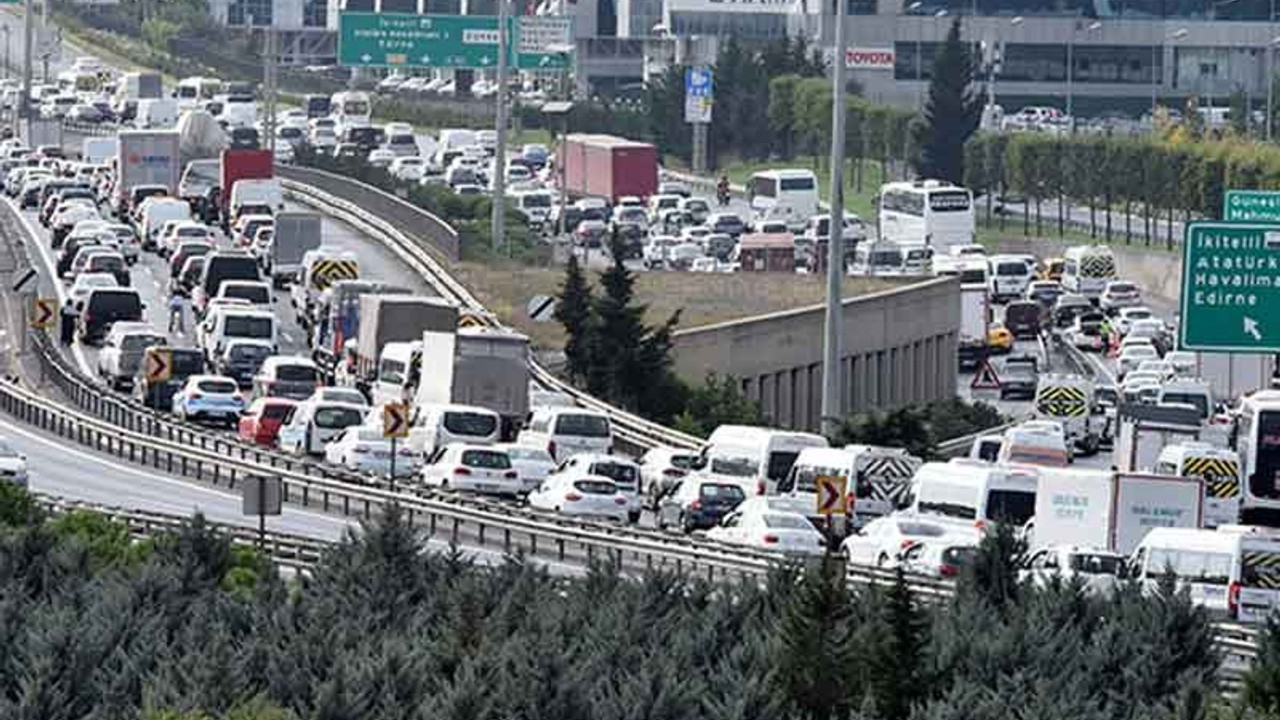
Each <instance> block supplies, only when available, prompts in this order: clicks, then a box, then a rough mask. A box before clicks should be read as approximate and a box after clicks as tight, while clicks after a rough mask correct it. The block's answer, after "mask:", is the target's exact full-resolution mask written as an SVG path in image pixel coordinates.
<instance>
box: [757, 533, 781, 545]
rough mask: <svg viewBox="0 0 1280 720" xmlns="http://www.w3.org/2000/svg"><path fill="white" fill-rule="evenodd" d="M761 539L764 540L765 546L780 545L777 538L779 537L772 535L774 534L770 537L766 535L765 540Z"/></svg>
mask: <svg viewBox="0 0 1280 720" xmlns="http://www.w3.org/2000/svg"><path fill="white" fill-rule="evenodd" d="M761 539H762V540H764V544H765V545H777V544H778V536H777V535H772V534H770V535H765V536H764V537H763V538H761Z"/></svg>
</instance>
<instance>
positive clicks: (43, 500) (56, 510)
mask: <svg viewBox="0 0 1280 720" xmlns="http://www.w3.org/2000/svg"><path fill="white" fill-rule="evenodd" d="M36 500H37V501H38V502H39V503H40V505H41V507H43V508H44V509H45V510H46V511H48V512H49V513H51V514H53V515H65V514H67V513H71V512H75V511H89V512H94V513H98V514H100V515H105V516H107V517H109V518H111V519H112V520H115V521H117V522H120V523H123V524H124V525H125V526H127V527H128V528H129V534H130V535H131V536H132V537H134V538H152V537H155V536H156V535H159V534H161V533H168V532H173V531H174V530H177V529H179V528H181V527H182V526H183V525H184V524H186V523H188V522H190V518H188V517H183V516H179V515H170V514H168V513H158V512H151V511H145V510H132V509H129V508H123V507H115V506H108V505H96V504H93V503H87V502H82V501H79V500H69V499H67V498H62V497H53V496H48V495H36ZM205 524H206V525H208V526H209V527H211V528H213V529H215V530H217V531H218V532H220V533H222V534H223V535H226V536H227V537H229V538H230V539H231V541H232V542H234V543H236V544H237V545H252V546H254V547H258V546H259V540H261V541H262V544H261V549H262V552H263V553H265V554H266V555H267V557H269V558H271V560H272V561H273V562H275V563H276V564H279V565H284V566H287V567H294V568H306V567H311V566H313V565H315V564H316V562H317V561H319V559H320V556H321V554H322V553H323V552H324V551H325V550H326V549H328V548H330V547H332V546H333V543H330V542H328V541H325V540H317V539H315V538H309V537H306V536H303V535H293V534H290V533H283V532H279V531H275V530H267V531H265V532H263V533H259V532H258V531H257V530H255V529H253V528H249V527H245V526H243V525H231V524H228V523H218V522H212V521H209V520H206V521H205Z"/></svg>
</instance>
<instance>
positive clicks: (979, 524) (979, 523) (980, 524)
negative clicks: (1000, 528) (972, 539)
mask: <svg viewBox="0 0 1280 720" xmlns="http://www.w3.org/2000/svg"><path fill="white" fill-rule="evenodd" d="M973 527H974V529H976V530H978V531H979V532H985V531H986V529H987V521H986V520H974V521H973Z"/></svg>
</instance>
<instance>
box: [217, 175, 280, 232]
mask: <svg viewBox="0 0 1280 720" xmlns="http://www.w3.org/2000/svg"><path fill="white" fill-rule="evenodd" d="M245 205H265V206H267V207H269V208H272V209H273V210H274V211H275V212H282V211H283V210H284V188H283V187H282V186H281V185H280V180H279V179H278V178H266V179H257V180H237V181H236V184H235V185H232V186H231V198H230V206H231V220H232V222H234V221H235V220H236V218H237V217H239V215H240V208H241V207H243V206H245Z"/></svg>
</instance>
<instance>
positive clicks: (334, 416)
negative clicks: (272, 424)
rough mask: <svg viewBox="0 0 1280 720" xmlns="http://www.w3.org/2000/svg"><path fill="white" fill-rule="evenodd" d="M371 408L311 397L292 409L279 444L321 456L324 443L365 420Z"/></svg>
mask: <svg viewBox="0 0 1280 720" xmlns="http://www.w3.org/2000/svg"><path fill="white" fill-rule="evenodd" d="M368 412H369V408H368V407H365V406H363V405H352V404H350V403H342V402H323V401H316V400H308V401H306V402H301V403H298V404H297V405H295V406H293V408H291V409H290V411H289V414H288V415H287V416H286V417H285V421H284V425H282V426H281V428H280V434H279V435H278V436H277V440H276V443H277V445H279V447H280V449H281V450H283V451H284V452H291V453H294V454H295V455H319V454H321V453H323V452H324V446H325V445H326V444H328V443H329V442H330V441H332V440H334V439H336V438H338V437H339V436H340V435H342V433H343V431H345V430H346V429H347V428H349V427H351V426H353V425H360V424H362V423H364V418H365V415H366V414H367V413H368Z"/></svg>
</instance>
